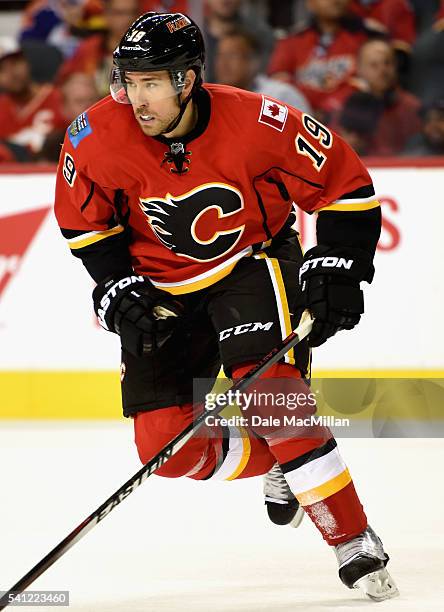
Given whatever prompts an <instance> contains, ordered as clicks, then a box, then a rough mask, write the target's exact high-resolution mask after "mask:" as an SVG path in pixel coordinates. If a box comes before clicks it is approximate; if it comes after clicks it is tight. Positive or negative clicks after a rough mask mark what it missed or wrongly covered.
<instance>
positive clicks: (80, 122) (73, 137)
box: [68, 113, 92, 149]
mask: <svg viewBox="0 0 444 612" xmlns="http://www.w3.org/2000/svg"><path fill="white" fill-rule="evenodd" d="M91 132H92V128H91V126H90V124H89V121H88V116H87V114H86V113H82V114H81V115H79V116H78V117H77V119H74V121H73V122H72V123H71V125H70V126H69V128H68V136H69V139H70V141H71V144H72V146H73V147H74V149H77V147H78V146H79V144H80V143H81V142H82V140H83V139H84V138H86V137H87V136H89V135H90V134H91Z"/></svg>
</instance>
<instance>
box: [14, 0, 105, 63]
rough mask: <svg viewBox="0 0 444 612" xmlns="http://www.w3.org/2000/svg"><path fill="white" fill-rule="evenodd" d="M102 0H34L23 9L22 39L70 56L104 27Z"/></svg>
mask: <svg viewBox="0 0 444 612" xmlns="http://www.w3.org/2000/svg"><path fill="white" fill-rule="evenodd" d="M102 13H103V5H102V2H101V0H33V2H31V3H30V4H29V5H28V6H27V7H26V9H25V11H24V12H23V17H22V30H21V34H20V40H21V41H22V42H24V41H29V40H33V41H36V40H39V41H42V42H47V43H48V44H50V45H53V46H55V47H57V48H58V49H59V50H60V51H61V52H62V54H63V55H64V56H65V57H66V58H67V57H71V56H72V55H73V53H74V51H75V50H76V49H77V47H78V45H79V43H80V41H81V39H82V38H85V37H86V36H87V35H89V34H91V33H95V32H97V31H99V30H103V29H104V27H105V23H104V20H103V16H102Z"/></svg>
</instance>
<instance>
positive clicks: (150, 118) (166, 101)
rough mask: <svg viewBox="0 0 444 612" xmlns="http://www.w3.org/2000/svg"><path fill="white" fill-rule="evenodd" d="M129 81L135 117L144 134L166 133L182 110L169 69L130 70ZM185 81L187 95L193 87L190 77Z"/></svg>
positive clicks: (128, 87) (129, 95)
mask: <svg viewBox="0 0 444 612" xmlns="http://www.w3.org/2000/svg"><path fill="white" fill-rule="evenodd" d="M187 75H188V73H187ZM125 80H126V88H127V95H128V98H129V100H130V102H131V106H132V107H133V111H134V116H135V117H136V120H137V122H138V124H139V125H140V127H141V129H142V131H143V133H144V134H146V135H147V136H158V135H159V134H162V133H163V132H164V131H165V129H166V128H167V127H168V126H169V125H170V123H171V122H172V121H173V120H174V119H175V118H176V117H177V114H178V112H179V101H178V98H177V95H178V94H177V92H176V91H175V89H174V87H173V84H172V83H171V78H170V75H169V73H168V71H166V70H162V71H158V72H126V73H125ZM185 82H186V86H185V89H184V90H183V93H182V97H183V98H184V97H185V96H187V95H188V94H189V92H190V90H191V84H190V82H189V79H188V78H187V79H186V81H185Z"/></svg>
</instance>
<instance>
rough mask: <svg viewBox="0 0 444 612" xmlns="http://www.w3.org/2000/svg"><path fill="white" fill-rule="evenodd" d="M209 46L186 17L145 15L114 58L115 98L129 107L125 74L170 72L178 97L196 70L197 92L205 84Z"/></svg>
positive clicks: (123, 39) (120, 46)
mask: <svg viewBox="0 0 444 612" xmlns="http://www.w3.org/2000/svg"><path fill="white" fill-rule="evenodd" d="M204 63H205V44H204V40H203V37H202V34H201V31H200V30H199V28H198V26H197V25H196V24H195V23H194V22H193V21H192V19H190V18H189V17H188V16H187V15H184V14H182V13H153V12H150V13H145V14H144V15H141V16H140V17H139V18H138V19H136V21H135V22H134V23H133V24H132V25H131V26H130V28H129V29H128V30H127V32H126V33H125V34H124V35H123V37H122V39H121V41H120V43H119V45H118V47H117V48H116V50H115V51H114V54H113V71H112V74H111V95H112V96H113V98H114V100H116V101H117V102H121V103H126V104H128V103H129V100H128V98H127V96H126V87H125V71H128V72H151V71H157V70H168V71H169V73H170V76H171V82H172V84H173V87H174V90H175V93H177V94H178V95H180V93H181V92H182V90H183V88H184V86H185V74H186V71H187V70H189V69H192V70H194V72H195V74H196V81H195V83H194V87H193V89H196V88H198V87H200V85H201V84H202V81H203V70H204Z"/></svg>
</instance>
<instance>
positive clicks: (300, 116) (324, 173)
mask: <svg viewBox="0 0 444 612" xmlns="http://www.w3.org/2000/svg"><path fill="white" fill-rule="evenodd" d="M284 134H285V136H284ZM282 136H283V137H282V138H281V141H280V149H281V155H282V156H284V157H283V162H282V170H281V171H280V172H281V175H282V176H281V178H282V180H283V182H284V183H285V185H286V187H287V189H288V191H289V193H290V195H291V196H292V198H293V200H294V201H295V202H296V203H297V205H298V206H299V207H300V208H302V209H303V210H305V211H306V212H309V213H311V212H315V211H316V212H319V211H320V210H335V211H344V212H350V211H362V210H370V209H372V208H376V207H377V206H379V203H378V201H377V200H376V198H375V192H374V189H373V185H372V180H371V178H370V175H369V174H368V172H367V170H366V168H365V166H364V164H363V163H362V161H361V160H360V159H359V157H358V156H357V155H356V153H355V152H354V151H353V149H352V148H351V147H350V146H349V145H348V144H347V143H346V142H345V141H344V140H343V139H342V138H341V137H340V136H338V135H337V134H335V133H334V132H333V131H331V130H330V129H328V128H327V127H325V126H324V125H323V124H322V123H320V122H319V121H317V120H316V119H315V118H314V117H312V116H311V115H308V114H306V113H300V112H299V111H297V110H294V109H289V110H288V122H287V125H286V126H285V129H284V130H283V132H282ZM278 139H279V137H278Z"/></svg>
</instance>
